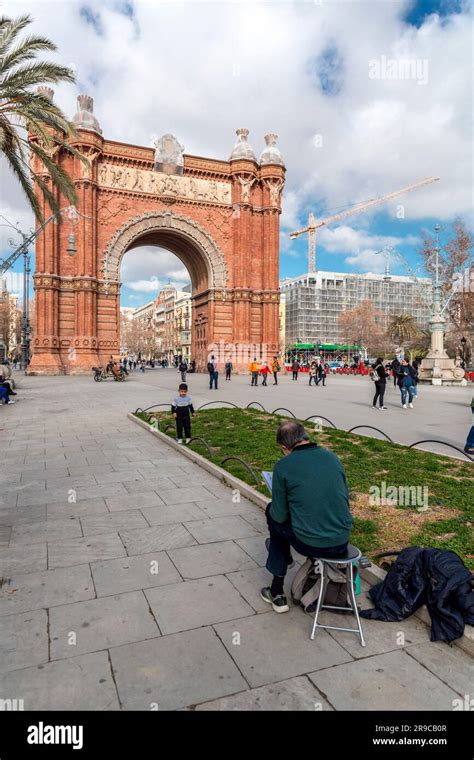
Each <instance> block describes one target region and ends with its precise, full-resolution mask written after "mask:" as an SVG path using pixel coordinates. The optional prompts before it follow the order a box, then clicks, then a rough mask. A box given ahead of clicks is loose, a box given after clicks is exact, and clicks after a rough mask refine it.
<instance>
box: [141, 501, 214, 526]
mask: <svg viewBox="0 0 474 760" xmlns="http://www.w3.org/2000/svg"><path fill="white" fill-rule="evenodd" d="M141 512H142V514H143V515H144V516H145V518H146V521H147V522H148V523H149V524H150V525H166V524H167V523H176V522H180V523H185V522H188V521H190V520H200V519H202V518H204V517H205V515H204V512H203V511H202V509H199V507H197V506H196V504H171V505H169V506H168V505H163V506H160V507H144V508H143V509H142V510H141Z"/></svg>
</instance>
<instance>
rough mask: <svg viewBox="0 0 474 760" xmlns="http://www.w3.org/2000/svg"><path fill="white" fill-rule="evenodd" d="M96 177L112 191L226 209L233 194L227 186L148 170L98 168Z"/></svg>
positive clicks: (103, 166) (106, 166)
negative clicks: (161, 196)
mask: <svg viewBox="0 0 474 760" xmlns="http://www.w3.org/2000/svg"><path fill="white" fill-rule="evenodd" d="M97 176H98V182H99V185H100V186H101V187H104V188H111V189H113V190H130V191H132V192H139V193H151V194H152V195H163V196H168V197H172V198H186V199H187V200H193V201H205V202H210V203H225V204H228V205H230V204H231V203H232V191H231V185H230V183H229V182H215V181H213V180H207V179H199V178H197V177H183V176H180V175H169V174H165V173H163V172H156V171H148V170H147V169H135V168H131V167H126V166H117V165H116V164H101V165H100V167H99V170H98V173H97Z"/></svg>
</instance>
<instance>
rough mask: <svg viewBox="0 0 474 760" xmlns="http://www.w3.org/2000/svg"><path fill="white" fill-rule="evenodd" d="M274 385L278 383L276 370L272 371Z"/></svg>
mask: <svg viewBox="0 0 474 760" xmlns="http://www.w3.org/2000/svg"><path fill="white" fill-rule="evenodd" d="M273 379H274V381H275V382H274V385H278V372H274V373H273Z"/></svg>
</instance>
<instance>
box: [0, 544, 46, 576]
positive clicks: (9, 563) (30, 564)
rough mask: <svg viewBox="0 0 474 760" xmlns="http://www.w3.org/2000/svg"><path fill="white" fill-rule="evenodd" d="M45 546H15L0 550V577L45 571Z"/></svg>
mask: <svg viewBox="0 0 474 760" xmlns="http://www.w3.org/2000/svg"><path fill="white" fill-rule="evenodd" d="M46 556H47V555H46V544H32V545H31V546H29V545H17V546H14V547H8V549H0V576H2V575H3V576H4V577H7V578H8V577H11V576H12V575H13V574H14V573H36V572H38V570H46V568H47V559H46Z"/></svg>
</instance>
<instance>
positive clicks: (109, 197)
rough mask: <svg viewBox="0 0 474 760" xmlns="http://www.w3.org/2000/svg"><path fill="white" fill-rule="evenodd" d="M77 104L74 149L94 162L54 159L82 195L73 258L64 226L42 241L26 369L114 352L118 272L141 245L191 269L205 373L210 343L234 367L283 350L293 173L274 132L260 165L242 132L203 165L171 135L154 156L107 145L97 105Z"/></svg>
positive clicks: (49, 368)
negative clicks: (287, 209)
mask: <svg viewBox="0 0 474 760" xmlns="http://www.w3.org/2000/svg"><path fill="white" fill-rule="evenodd" d="M51 97H52V92H51ZM78 101H79V110H78V113H77V114H76V115H75V117H74V122H75V124H76V127H77V134H76V136H75V137H74V139H73V140H72V141H71V144H72V145H74V147H75V148H76V149H77V150H78V151H79V152H80V153H81V154H82V155H83V156H85V157H86V158H87V159H88V161H89V163H88V164H86V163H84V162H82V161H81V160H80V159H79V158H77V157H76V156H71V154H68V153H67V152H66V151H63V150H62V149H60V150H59V151H58V152H57V153H56V154H55V159H56V160H57V161H58V162H59V163H60V165H61V166H62V167H63V168H64V169H65V170H66V171H67V172H68V173H69V175H70V176H71V177H73V179H74V182H75V185H76V188H77V194H78V199H79V200H78V206H77V209H78V211H79V213H80V216H79V217H78V220H77V222H76V223H75V226H74V236H75V246H74V247H75V249H76V250H75V253H74V255H70V252H68V244H69V234H70V231H71V230H70V225H69V223H68V222H67V221H63V222H62V223H61V224H55V223H51V224H49V225H48V226H47V227H46V228H45V230H44V232H43V233H41V234H40V235H39V237H38V239H37V246H36V270H35V275H34V287H35V333H34V338H33V342H32V352H33V356H32V360H31V364H30V367H29V372H30V373H31V374H76V373H82V372H87V371H89V370H90V368H91V367H92V366H94V365H96V364H104V363H105V362H106V361H107V360H108V358H109V356H110V355H111V354H113V355H114V356H118V354H119V351H120V335H119V330H120V311H119V308H120V264H121V261H122V258H123V256H124V254H125V253H126V252H127V251H129V250H131V249H133V248H136V247H137V246H142V245H157V246H160V247H162V248H166V249H168V250H170V251H172V252H173V253H175V254H176V255H177V256H178V257H179V258H180V259H181V261H182V262H183V264H184V265H185V266H186V268H187V269H188V271H189V274H190V277H191V282H192V297H193V329H192V356H193V357H194V358H195V359H196V363H197V367H198V369H201V370H202V369H205V367H206V363H207V359H208V353H209V350H212V348H213V347H216V348H217V347H219V348H220V349H221V350H220V355H221V358H223V356H222V354H223V352H222V349H223V348H224V350H225V351H226V352H227V351H228V352H231V355H232V360H233V362H234V366H235V367H236V368H237V369H238V368H239V366H242V367H243V366H245V367H246V366H247V361H248V355H249V352H250V353H252V354H253V353H254V352H257V353H258V354H259V355H260V356H262V355H264V354H265V353H268V354H269V355H272V354H273V353H276V352H277V351H278V303H279V285H278V281H279V266H278V258H279V216H280V213H281V205H280V200H281V191H282V189H283V184H284V176H285V168H284V165H283V161H282V158H281V155H280V153H279V150H278V148H277V147H276V136H275V135H266V136H265V140H266V147H265V148H264V150H263V152H262V154H261V156H260V158H259V159H258V160H257V158H256V156H255V154H254V152H253V150H252V148H251V146H250V144H249V142H248V140H247V136H248V130H246V129H238V130H237V142H236V144H235V146H234V148H233V150H232V153H231V155H230V158H229V160H228V161H220V160H215V159H209V158H201V157H198V156H191V155H187V154H185V153H183V147H182V146H181V145H180V144H179V143H178V141H177V140H176V139H175V138H174V137H173V136H172V135H164V136H163V137H162V138H161V139H160V140H156V142H155V149H154V148H147V147H139V146H135V145H128V144H125V143H120V142H115V141H111V140H106V139H104V137H103V136H102V131H101V129H100V126H99V124H98V121H97V119H96V117H95V116H94V114H93V112H92V99H91V98H89V97H87V96H79V98H78ZM34 168H35V171H40V167H37V166H36V167H34ZM62 203H63V205H64V206H66V205H67V203H66V201H63V202H62ZM43 206H44V215H45V217H47V216H48V215H49V213H50V211H49V209H48V208H47V207H46V204H45V203H44V201H43ZM132 255H133V254H132ZM157 255H159V254H157Z"/></svg>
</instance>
